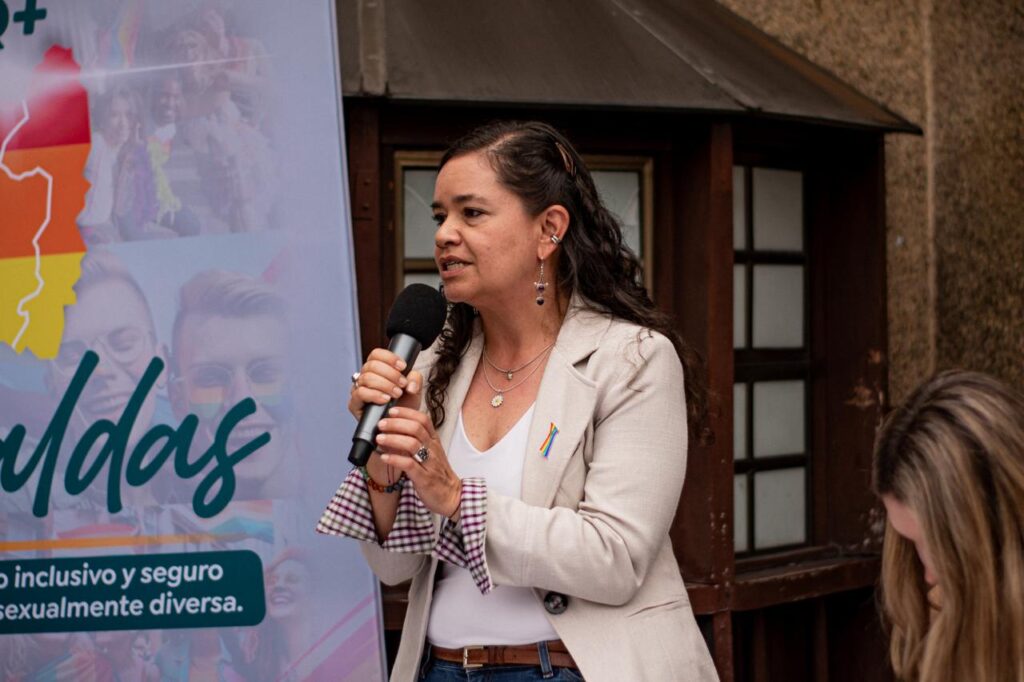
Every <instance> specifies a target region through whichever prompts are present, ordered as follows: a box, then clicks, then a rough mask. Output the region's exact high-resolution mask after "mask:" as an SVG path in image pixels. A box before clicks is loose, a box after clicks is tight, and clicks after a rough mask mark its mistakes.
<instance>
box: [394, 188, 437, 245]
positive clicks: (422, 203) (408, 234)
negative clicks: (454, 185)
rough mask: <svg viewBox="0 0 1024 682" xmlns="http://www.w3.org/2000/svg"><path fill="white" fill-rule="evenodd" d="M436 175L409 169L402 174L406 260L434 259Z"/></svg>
mask: <svg viewBox="0 0 1024 682" xmlns="http://www.w3.org/2000/svg"><path fill="white" fill-rule="evenodd" d="M436 179H437V171H436V170H431V169H420V168H416V169H408V170H406V171H404V172H403V173H402V184H403V188H402V202H403V207H402V220H403V221H404V225H405V234H404V237H403V238H404V242H405V249H404V250H405V257H406V258H433V257H434V232H435V231H436V230H437V225H436V224H434V220H433V217H432V216H433V211H432V210H431V209H430V204H431V202H433V201H434V181H435V180H436Z"/></svg>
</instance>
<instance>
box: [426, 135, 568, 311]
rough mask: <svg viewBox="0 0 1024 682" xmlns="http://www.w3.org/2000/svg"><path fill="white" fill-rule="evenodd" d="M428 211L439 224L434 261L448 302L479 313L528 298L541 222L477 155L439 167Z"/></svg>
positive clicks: (536, 266)
mask: <svg viewBox="0 0 1024 682" xmlns="http://www.w3.org/2000/svg"><path fill="white" fill-rule="evenodd" d="M433 209H434V220H435V222H437V224H438V227H437V232H436V233H435V235H434V260H435V262H436V263H437V268H438V271H439V272H440V273H441V279H442V280H443V282H444V292H445V296H446V297H447V298H448V300H450V301H452V302H462V303H469V304H471V305H473V306H475V307H477V308H480V309H495V308H498V309H500V308H502V307H505V306H508V305H517V304H524V302H529V301H532V300H533V298H534V296H535V295H536V290H535V289H534V287H533V283H534V282H535V281H536V280H537V275H538V273H539V268H540V260H539V245H540V243H541V236H542V233H541V221H540V220H539V219H537V218H535V217H533V216H531V215H529V213H528V212H527V211H526V207H525V206H524V205H523V202H522V200H520V198H519V197H518V196H517V195H515V194H514V193H512V192H511V191H510V190H508V189H506V188H505V187H503V186H502V185H501V183H499V182H498V177H497V175H495V173H494V170H493V169H492V168H491V165H490V163H488V161H487V159H486V158H485V157H484V156H483V155H482V154H480V153H473V154H466V155H464V156H459V157H456V158H454V159H452V160H451V161H449V162H448V163H446V164H445V165H444V167H443V168H442V169H441V171H440V173H439V174H438V176H437V183H436V185H435V186H434V202H433ZM549 279H550V278H549Z"/></svg>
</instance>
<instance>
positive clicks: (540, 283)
mask: <svg viewBox="0 0 1024 682" xmlns="http://www.w3.org/2000/svg"><path fill="white" fill-rule="evenodd" d="M533 286H535V287H537V305H544V290H545V289H547V288H548V283H547V282H545V281H544V261H541V262H540V277H538V278H537V281H536V282H534V283H533Z"/></svg>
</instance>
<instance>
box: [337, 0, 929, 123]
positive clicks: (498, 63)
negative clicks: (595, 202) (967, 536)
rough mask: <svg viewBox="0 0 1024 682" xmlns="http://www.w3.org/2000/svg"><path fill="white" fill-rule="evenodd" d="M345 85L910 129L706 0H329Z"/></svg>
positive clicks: (402, 93)
mask: <svg viewBox="0 0 1024 682" xmlns="http://www.w3.org/2000/svg"><path fill="white" fill-rule="evenodd" d="M339 24H340V31H341V50H342V78H343V84H344V91H345V94H346V95H362V96H382V97H387V98H390V99H393V100H407V101H428V102H430V101H432V102H475V103H481V104H540V105H557V106H582V107H595V108H596V107H600V108H610V107H615V108H619V107H622V108H629V109H647V110H669V111H691V112H693V111H700V112H719V113H724V114H738V115H744V114H753V115H761V116H770V117H782V118H791V119H801V120H809V121H820V122H828V123H833V124H839V125H849V126H856V127H866V128H873V129H878V130H882V131H903V132H915V133H920V129H919V128H918V127H917V126H915V125H913V124H912V123H910V122H908V121H906V120H905V119H903V118H901V117H900V116H897V115H896V114H894V113H892V112H891V111H889V110H888V109H886V108H885V107H883V106H881V105H880V104H878V103H876V102H874V101H872V100H871V99H869V98H868V97H866V96H864V95H862V94H861V93H859V92H858V91H857V90H855V89H854V88H852V87H851V86H849V85H847V84H846V83H844V82H843V81H841V80H839V79H838V78H836V77H835V76H833V75H831V74H829V73H828V72H826V71H824V70H823V69H821V68H820V67H818V66H816V65H814V64H813V63H811V62H809V61H808V60H806V59H804V58H803V57H801V56H800V55H798V54H797V53H795V52H793V51H792V50H790V49H788V48H786V47H784V46H783V45H782V44H781V43H779V42H778V41H776V40H775V39H773V38H771V37H769V36H767V35H766V34H764V33H763V32H761V31H760V30H758V29H757V28H755V27H754V26H753V25H751V24H750V23H748V22H747V21H745V20H743V19H741V18H740V17H738V16H736V15H735V14H733V13H732V12H730V11H729V10H727V9H725V8H724V7H722V6H721V5H718V4H717V3H715V2H711V1H710V0H676V1H674V2H673V1H672V0H342V1H341V2H340V3H339Z"/></svg>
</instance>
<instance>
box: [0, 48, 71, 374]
mask: <svg viewBox="0 0 1024 682" xmlns="http://www.w3.org/2000/svg"><path fill="white" fill-rule="evenodd" d="M79 72H80V69H79V67H78V64H77V63H76V62H75V60H74V59H73V58H72V56H71V50H68V49H65V48H62V47H59V46H54V47H52V48H50V50H49V51H47V52H46V55H45V56H44V57H43V61H42V63H41V64H40V65H39V66H38V67H37V68H36V69H35V73H34V78H33V86H32V90H31V91H30V92H29V93H28V96H27V97H26V99H24V100H22V101H21V102H19V103H17V104H15V105H13V106H10V107H5V108H4V109H0V207H2V210H0V234H2V235H3V238H2V239H0V342H4V343H7V344H9V345H10V346H11V347H13V348H14V350H15V351H16V352H18V353H20V352H22V351H23V350H25V349H26V348H28V349H30V350H31V351H32V352H33V353H35V356H36V357H37V358H52V357H55V356H56V355H57V350H58V348H59V347H60V340H61V337H62V336H63V333H64V306H66V305H70V304H72V303H74V302H75V292H74V291H73V290H72V287H73V286H74V284H75V282H77V281H78V277H79V274H80V273H81V269H80V267H79V264H80V262H81V260H82V256H83V255H85V244H84V243H83V242H82V238H81V236H80V235H79V233H78V227H77V225H76V224H75V218H76V217H77V216H78V213H79V211H81V210H82V206H83V205H84V203H85V193H86V191H88V189H89V183H88V182H86V180H85V178H84V177H83V171H84V168H85V162H86V159H87V158H88V156H89V149H90V135H89V106H88V102H87V96H86V92H85V89H84V88H83V87H82V86H81V84H80V83H79V80H78V76H79Z"/></svg>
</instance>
